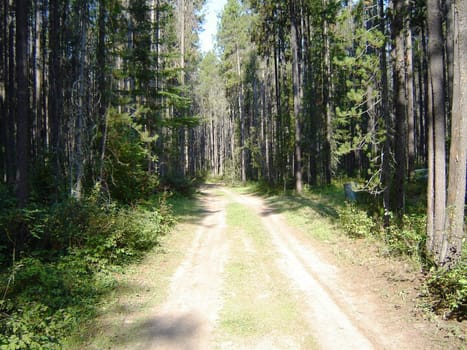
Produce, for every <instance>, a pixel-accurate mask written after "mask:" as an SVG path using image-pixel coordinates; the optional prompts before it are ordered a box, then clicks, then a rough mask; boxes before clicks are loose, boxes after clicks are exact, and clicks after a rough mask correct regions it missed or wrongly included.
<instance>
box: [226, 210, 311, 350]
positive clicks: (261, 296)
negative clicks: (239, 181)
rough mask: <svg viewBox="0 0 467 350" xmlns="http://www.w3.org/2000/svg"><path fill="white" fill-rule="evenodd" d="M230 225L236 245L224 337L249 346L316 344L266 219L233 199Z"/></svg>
mask: <svg viewBox="0 0 467 350" xmlns="http://www.w3.org/2000/svg"><path fill="white" fill-rule="evenodd" d="M227 224H228V226H229V232H228V234H229V238H230V239H231V240H232V241H233V242H235V244H234V245H233V251H232V254H231V256H232V258H231V260H230V262H229V263H228V264H227V266H226V269H225V275H226V280H225V286H224V290H225V303H224V307H223V309H222V311H221V313H220V326H219V329H218V333H219V336H218V338H220V339H219V341H220V342H223V343H226V342H227V343H234V344H236V345H237V344H242V345H243V346H244V347H246V348H248V347H249V346H253V345H257V344H263V345H264V346H266V347H267V346H268V345H269V346H272V345H274V347H279V348H307V349H313V348H316V343H315V340H314V338H313V337H312V335H311V334H310V333H309V331H308V329H307V328H306V321H305V319H304V318H303V316H302V314H301V310H300V303H299V300H298V298H297V296H296V295H294V294H293V293H292V292H291V291H290V290H289V286H288V281H287V280H286V279H285V278H284V276H283V275H282V274H281V273H280V272H279V271H278V269H277V267H276V266H275V264H274V262H275V259H276V258H277V257H276V253H274V251H275V250H274V248H273V246H272V243H271V242H270V241H269V239H268V238H267V236H266V233H265V231H264V230H263V229H262V226H261V221H260V218H259V217H258V216H257V215H255V214H252V213H251V211H250V210H248V208H247V207H245V206H242V205H241V204H238V203H231V204H229V205H228V206H227ZM298 335H300V338H297V336H298ZM239 347H242V346H239Z"/></svg>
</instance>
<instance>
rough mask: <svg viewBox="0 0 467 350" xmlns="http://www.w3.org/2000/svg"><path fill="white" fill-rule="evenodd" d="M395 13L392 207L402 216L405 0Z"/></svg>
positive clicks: (398, 2)
mask: <svg viewBox="0 0 467 350" xmlns="http://www.w3.org/2000/svg"><path fill="white" fill-rule="evenodd" d="M393 6H394V15H393V18H392V34H393V36H394V44H393V54H392V58H393V65H394V74H393V86H394V97H393V100H394V113H395V119H396V124H395V134H396V135H397V142H396V143H395V147H394V153H395V154H394V158H395V161H396V171H395V174H394V182H393V188H392V192H393V196H392V197H393V200H394V202H393V204H392V209H393V210H394V212H395V213H396V214H397V215H398V216H399V217H400V216H402V214H403V213H404V210H405V193H406V189H405V187H406V182H407V181H406V178H407V114H406V110H407V105H406V92H405V60H404V56H405V55H404V51H405V50H404V33H403V20H404V16H405V8H404V0H394V1H393Z"/></svg>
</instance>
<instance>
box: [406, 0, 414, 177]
mask: <svg viewBox="0 0 467 350" xmlns="http://www.w3.org/2000/svg"><path fill="white" fill-rule="evenodd" d="M405 1H406V2H405V7H406V9H407V13H408V15H407V16H406V18H405V55H406V60H405V62H406V77H407V79H406V86H407V152H408V169H407V170H408V171H407V174H408V175H409V176H411V173H412V172H413V171H414V169H415V103H414V86H415V85H414V69H413V45H412V28H411V23H410V22H411V21H410V15H409V14H410V13H411V11H410V6H411V5H410V0H405Z"/></svg>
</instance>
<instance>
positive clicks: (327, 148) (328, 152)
mask: <svg viewBox="0 0 467 350" xmlns="http://www.w3.org/2000/svg"><path fill="white" fill-rule="evenodd" d="M324 5H325V6H327V0H324ZM323 36H324V79H323V82H324V89H325V96H324V97H325V106H326V107H325V108H326V121H325V133H326V139H325V145H324V153H325V162H324V172H325V174H324V178H325V181H326V184H328V185H329V184H331V177H332V164H331V163H332V162H331V158H332V146H331V143H332V115H333V109H334V106H333V95H332V94H333V87H332V84H333V81H332V80H333V79H332V68H331V47H330V45H331V44H330V38H329V24H328V21H327V20H326V19H324V22H323Z"/></svg>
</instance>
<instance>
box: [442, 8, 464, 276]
mask: <svg viewBox="0 0 467 350" xmlns="http://www.w3.org/2000/svg"><path fill="white" fill-rule="evenodd" d="M454 21H455V25H454V28H455V33H454V43H455V44H454V57H453V58H454V67H453V74H454V76H453V78H454V79H453V100H452V101H453V110H452V124H451V148H450V156H449V181H448V196H447V213H446V236H445V240H443V242H442V245H441V254H440V257H439V262H440V264H441V265H442V266H444V267H446V268H450V267H452V266H454V265H455V264H456V263H457V262H458V261H460V259H461V258H462V244H463V241H464V237H465V234H464V208H465V190H466V161H467V156H466V148H467V113H466V109H467V0H457V1H456V2H455V13H454Z"/></svg>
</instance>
